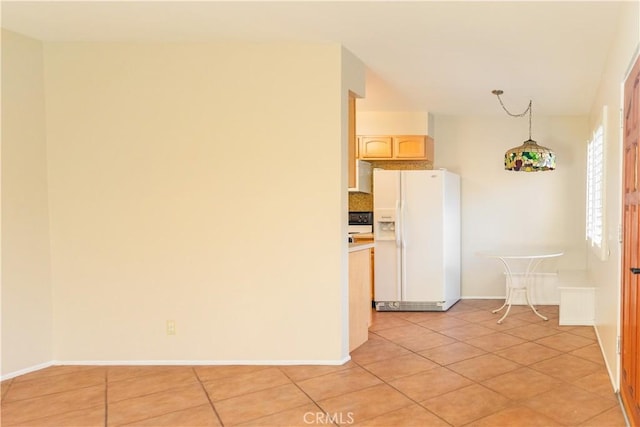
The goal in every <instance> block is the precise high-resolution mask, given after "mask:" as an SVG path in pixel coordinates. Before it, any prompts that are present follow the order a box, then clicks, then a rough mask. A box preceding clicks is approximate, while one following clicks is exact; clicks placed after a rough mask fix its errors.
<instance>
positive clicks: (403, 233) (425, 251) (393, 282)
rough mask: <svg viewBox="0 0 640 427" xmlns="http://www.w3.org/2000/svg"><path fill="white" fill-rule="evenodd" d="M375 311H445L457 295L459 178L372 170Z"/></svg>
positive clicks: (447, 174) (429, 172)
mask: <svg viewBox="0 0 640 427" xmlns="http://www.w3.org/2000/svg"><path fill="white" fill-rule="evenodd" d="M373 175H374V178H373V182H374V185H373V188H374V190H373V191H374V197H373V203H374V239H375V242H376V251H375V285H374V289H375V293H374V294H375V295H374V299H375V302H376V309H377V310H378V311H445V310H448V309H449V308H450V307H451V306H452V305H453V304H455V303H456V302H457V301H458V300H459V299H460V177H459V176H458V175H456V174H453V173H451V172H448V171H445V170H419V171H416V170H411V171H405V170H402V171H400V170H381V169H376V170H374V173H373Z"/></svg>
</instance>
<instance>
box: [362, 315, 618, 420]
mask: <svg viewBox="0 0 640 427" xmlns="http://www.w3.org/2000/svg"><path fill="white" fill-rule="evenodd" d="M402 319H403V320H405V321H407V322H410V323H411V324H413V325H417V326H421V327H423V328H425V329H426V330H428V331H432V330H431V329H429V328H428V327H426V326H422V325H421V324H419V323H417V322H414V321H413V320H410V319H407V318H404V317H403V318H402ZM458 320H462V321H465V322H468V321H466V320H464V319H458ZM468 323H471V322H468ZM529 323H530V324H534V323H535V322H529ZM407 326H408V325H407ZM523 326H527V325H523ZM542 326H543V327H549V326H546V325H542ZM396 327H398V328H400V327H402V326H396ZM393 328H394V327H390V328H386V329H393ZM384 330H385V329H380V331H384ZM554 330H555V333H554V334H551V335H548V336H544V337H539V338H536V340H539V339H543V338H546V337H551V336H556V335H559V334H561V333H565V332H567V333H570V331H562V330H558V329H555V328H554ZM435 332H437V333H440V332H438V331H435ZM371 333H372V334H374V335H376V336H377V337H379V338H381V339H383V340H386V341H388V342H390V343H392V344H394V345H397V346H399V347H402V348H404V349H406V350H408V351H410V352H411V353H413V354H415V355H417V356H420V357H424V358H425V359H427V360H430V361H432V362H434V363H436V364H438V365H439V366H440V367H443V368H446V369H448V368H447V367H446V366H445V365H441V364H439V363H437V362H435V361H433V360H431V359H429V358H428V357H425V356H423V355H421V354H419V353H417V352H416V351H413V350H411V349H409V348H407V347H405V346H403V345H402V344H399V343H397V342H394V341H393V340H391V339H389V338H386V337H384V336H382V335H379V334H377V333H375V332H371ZM492 333H506V331H504V332H500V331H499V330H494V331H493V332H492ZM441 335H445V336H448V335H446V334H441ZM508 335H510V336H514V337H516V338H520V339H524V340H525V342H529V343H535V344H538V345H540V346H543V347H545V348H548V349H551V350H555V351H558V352H559V353H560V354H559V355H557V356H554V357H560V356H562V355H570V356H574V357H578V358H580V359H582V360H586V361H587V362H592V363H594V362H593V361H591V360H588V359H586V358H582V357H580V356H576V355H572V354H570V352H572V351H575V350H578V349H581V348H585V347H588V346H590V345H592V344H593V343H591V344H587V345H585V346H580V347H577V348H574V349H570V350H566V351H565V350H558V349H555V348H552V347H549V346H546V345H544V344H542V343H537V342H536V340H532V339H529V338H524V337H518V336H516V335H513V334H508ZM571 335H573V336H578V337H582V338H586V339H590V340H592V339H591V338H588V337H585V336H582V335H580V334H571ZM451 338H453V339H455V341H456V343H463V344H467V345H470V346H473V347H475V348H479V347H476V346H474V345H473V344H470V343H467V342H466V341H464V340H460V339H458V338H456V337H451ZM470 339H473V338H470ZM514 346H515V345H513V346H508V347H505V348H502V349H499V350H492V351H487V350H485V349H482V348H479V349H480V350H483V351H485V352H486V354H491V355H494V356H496V357H501V356H499V355H497V354H495V352H496V351H501V350H504V349H507V348H510V347H514ZM436 347H438V346H436ZM477 357H480V356H477ZM477 357H472V358H469V359H465V360H471V359H474V358H477ZM501 358H503V357H501ZM552 358H553V357H551V358H548V359H544V360H549V359H552ZM389 359H392V358H389ZM503 359H505V358H503ZM385 360H386V359H385ZM505 360H509V361H510V362H513V363H515V364H517V365H519V367H518V368H516V369H522V368H528V369H533V370H534V371H536V372H539V373H541V374H543V375H548V374H545V373H544V372H541V371H539V370H537V369H535V368H532V367H531V366H529V365H523V364H521V363H519V362H516V361H513V360H510V359H505ZM354 362H355V361H354ZM355 363H356V364H358V365H359V366H360V367H362V368H363V369H365V370H366V371H367V372H369V373H371V374H372V375H374V376H375V377H377V378H379V379H380V380H382V378H380V377H378V376H377V375H375V374H374V373H373V372H371V371H369V370H368V369H367V368H366V367H365V366H364V365H361V364H359V363H358V362H355ZM516 369H514V370H516ZM449 371H451V369H449ZM512 371H513V370H512ZM512 371H508V372H512ZM451 372H454V373H457V372H455V371H451ZM508 372H505V373H504V374H506V373H508ZM457 374H458V375H461V376H463V377H464V378H467V379H468V380H470V381H472V382H473V383H474V384H476V385H479V386H481V387H484V388H486V389H488V390H491V391H493V392H495V393H497V394H498V395H501V396H504V395H503V394H502V393H500V392H497V391H495V390H492V389H491V388H490V387H488V386H486V385H484V384H483V383H482V381H476V380H474V379H472V378H468V377H466V376H464V375H462V374H460V373H457ZM504 374H500V375H504ZM412 375H414V374H412ZM588 375H590V374H587V375H584V376H582V377H581V378H584V377H587V376H588ZM407 376H410V375H407ZM551 377H552V378H554V379H556V380H559V381H561V382H562V383H564V384H565V385H568V386H573V387H577V388H579V389H582V390H583V391H585V392H588V393H589V394H593V395H595V396H599V395H598V394H595V393H592V392H590V391H589V390H586V389H584V388H583V387H580V386H578V385H576V384H573V383H571V382H570V381H568V380H564V379H560V378H556V377H553V376H551ZM487 380H488V379H487ZM382 381H383V382H384V383H385V384H388V385H389V386H390V387H392V388H394V389H395V390H396V391H398V392H399V393H401V394H402V395H403V396H405V397H407V398H409V399H410V400H412V401H414V402H416V401H415V400H414V399H411V398H410V397H409V396H407V395H406V394H404V393H402V391H400V390H398V389H396V388H395V387H393V386H392V385H391V384H389V383H387V382H386V381H384V380H382ZM485 381H486V380H485ZM462 388H464V387H462ZM458 390H459V389H458ZM542 393H543V392H541V393H538V394H536V396H537V395H539V394H542ZM504 397H506V398H507V399H509V397H508V396H504ZM531 397H534V396H531ZM531 397H528V398H526V399H518V400H511V399H509V401H508V402H507V405H506V406H505V409H506V408H509V407H516V406H518V405H522V406H526V407H528V406H527V405H525V404H524V403H525V402H526V401H527V400H528V399H530V398H531ZM416 403H417V404H418V405H420V406H421V407H423V408H424V409H425V410H427V411H429V409H428V408H426V407H424V406H423V405H422V404H420V402H416ZM529 409H531V410H533V409H532V408H529ZM609 410H611V408H607V409H605V410H603V411H601V412H600V413H598V414H595V415H593V416H592V417H589V418H588V419H587V420H584V421H583V422H587V421H589V420H591V419H594V418H596V417H597V416H600V415H602V414H604V413H605V412H607V411H609ZM533 411H534V412H536V413H538V414H541V413H540V412H538V411H535V410H533ZM429 412H431V411H429ZM431 413H433V412H431ZM434 415H436V416H438V414H434ZM541 415H543V416H544V414H541ZM488 416H490V415H488ZM438 418H441V417H439V416H438ZM482 418H485V416H482V417H479V418H477V419H474V420H471V421H470V423H473V422H476V421H478V420H481V419H482ZM445 421H446V420H445Z"/></svg>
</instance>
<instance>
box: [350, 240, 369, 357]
mask: <svg viewBox="0 0 640 427" xmlns="http://www.w3.org/2000/svg"><path fill="white" fill-rule="evenodd" d="M370 292H371V252H370V250H369V249H363V250H356V251H353V252H349V351H350V352H351V351H353V350H355V349H356V348H358V347H360V346H361V345H362V344H364V343H365V342H366V341H367V339H368V338H369V324H370V321H371V320H370V316H371V294H370Z"/></svg>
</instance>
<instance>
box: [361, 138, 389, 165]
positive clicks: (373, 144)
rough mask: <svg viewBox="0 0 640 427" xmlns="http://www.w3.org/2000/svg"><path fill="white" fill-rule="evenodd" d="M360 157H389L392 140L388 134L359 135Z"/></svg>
mask: <svg viewBox="0 0 640 427" xmlns="http://www.w3.org/2000/svg"><path fill="white" fill-rule="evenodd" d="M359 139H360V150H359V154H360V158H361V159H364V160H367V159H369V160H370V159H390V158H392V157H393V142H392V137H390V136H361V137H360V138H359Z"/></svg>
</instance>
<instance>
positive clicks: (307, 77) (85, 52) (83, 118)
mask: <svg viewBox="0 0 640 427" xmlns="http://www.w3.org/2000/svg"><path fill="white" fill-rule="evenodd" d="M44 58H45V79H46V108H47V137H48V150H49V157H48V162H49V176H48V178H49V203H50V215H51V248H52V270H53V305H54V312H53V324H54V336H53V337H54V340H53V342H54V355H53V357H54V359H55V360H58V361H64V362H69V361H92V362H93V361H115V362H118V361H138V362H144V361H156V362H157V361H168V362H176V361H212V362H214V363H215V362H220V363H223V362H226V361H227V362H228V361H232V362H236V363H237V362H243V361H244V362H249V363H258V362H274V363H287V362H291V361H305V362H311V363H313V362H314V361H321V362H323V363H338V362H341V361H344V360H345V359H346V358H347V357H348V352H347V345H346V343H348V336H346V333H347V332H346V331H347V326H348V325H347V322H348V316H347V309H346V306H345V303H346V298H345V297H344V296H345V295H346V291H347V276H346V272H347V269H346V266H347V263H348V261H347V247H346V242H345V239H344V238H343V236H344V235H345V234H346V224H345V218H346V211H347V194H346V193H347V192H346V187H347V185H346V163H345V160H344V157H345V156H346V130H344V129H343V128H344V121H345V120H346V108H347V105H346V90H347V89H348V88H347V87H346V86H349V85H355V86H357V85H358V84H359V86H360V87H357V88H355V87H354V88H353V90H356V91H360V92H362V88H363V85H364V83H363V80H364V69H363V67H362V64H361V63H360V62H359V61H358V60H356V59H355V58H352V57H351V55H350V54H349V53H348V52H345V51H343V50H342V49H341V47H340V46H339V45H296V44H291V45H268V44H98V43H70V44H65V43H54V44H46V45H45V56H44ZM345 70H346V71H345ZM345 75H348V76H347V77H344V76H345ZM310 99H313V102H309V100H310ZM342 116H344V117H342ZM294 201H295V202H294ZM311 206H313V208H312V209H310V207H311ZM302 233H304V236H305V238H304V239H302V238H300V236H301V235H302ZM167 320H173V321H175V324H176V330H177V334H176V335H175V336H167V335H166V333H165V325H166V321H167Z"/></svg>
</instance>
